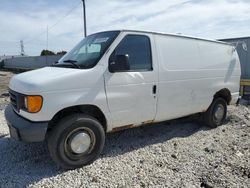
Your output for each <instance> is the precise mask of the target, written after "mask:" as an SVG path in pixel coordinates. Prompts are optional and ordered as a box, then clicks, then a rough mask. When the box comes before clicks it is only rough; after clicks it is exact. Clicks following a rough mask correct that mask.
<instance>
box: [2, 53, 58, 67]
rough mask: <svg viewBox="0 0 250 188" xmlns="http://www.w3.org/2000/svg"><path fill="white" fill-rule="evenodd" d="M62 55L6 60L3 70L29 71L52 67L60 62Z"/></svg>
mask: <svg viewBox="0 0 250 188" xmlns="http://www.w3.org/2000/svg"><path fill="white" fill-rule="evenodd" d="M61 57H62V55H53V56H33V57H16V58H15V57H14V58H10V59H5V60H4V62H3V68H5V69H19V70H29V69H38V68H42V67H47V66H50V65H52V64H53V63H54V62H56V61H58V60H59V59H60V58H61Z"/></svg>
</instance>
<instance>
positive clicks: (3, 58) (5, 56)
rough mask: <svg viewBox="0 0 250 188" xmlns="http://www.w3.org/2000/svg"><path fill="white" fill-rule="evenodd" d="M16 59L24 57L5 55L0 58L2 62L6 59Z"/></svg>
mask: <svg viewBox="0 0 250 188" xmlns="http://www.w3.org/2000/svg"><path fill="white" fill-rule="evenodd" d="M15 57H23V56H21V55H3V56H0V61H3V60H5V59H12V58H15Z"/></svg>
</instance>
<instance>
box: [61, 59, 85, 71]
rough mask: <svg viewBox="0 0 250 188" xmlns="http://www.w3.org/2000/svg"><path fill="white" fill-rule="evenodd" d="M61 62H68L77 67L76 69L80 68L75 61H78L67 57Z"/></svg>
mask: <svg viewBox="0 0 250 188" xmlns="http://www.w3.org/2000/svg"><path fill="white" fill-rule="evenodd" d="M63 62H64V63H70V64H72V65H74V67H76V68H78V69H80V68H81V67H80V66H79V65H77V64H76V63H77V62H78V61H76V60H71V59H68V60H64V61H63Z"/></svg>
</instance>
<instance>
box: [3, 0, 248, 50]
mask: <svg viewBox="0 0 250 188" xmlns="http://www.w3.org/2000/svg"><path fill="white" fill-rule="evenodd" d="M2 1H3V2H2V4H1V5H0V6H1V7H0V9H1V11H0V25H1V27H0V34H1V35H0V55H1V54H3V53H5V54H17V53H19V51H20V49H19V41H20V40H24V44H25V51H26V53H27V54H29V55H37V54H39V53H40V51H41V50H42V49H44V48H46V38H47V37H46V27H47V25H48V26H49V28H50V30H49V49H51V50H54V51H59V50H69V49H71V48H72V47H73V46H74V45H75V44H76V43H77V42H79V40H81V39H82V36H83V21H82V4H81V1H80V0H71V1H67V0H61V1H49V0H37V1H31V0H25V1H17V0H12V1H9V0H2ZM86 5H87V19H88V33H94V32H98V31H103V30H111V29H136V30H151V31H161V32H167V33H182V34H185V35H192V36H196V37H203V38H213V39H216V38H230V37H240V36H249V35H250V28H249V25H250V14H249V10H250V2H249V0H221V1H217V0H178V1H177V0H176V1H166V0H154V1H151V0H109V1H103V0H91V1H90V0H86ZM74 7H75V8H74ZM72 8H74V9H72ZM71 9H72V12H70V14H69V15H68V16H67V17H64V16H65V15H66V14H67V13H69V11H70V10H71ZM63 17H64V18H63ZM61 18H63V19H62V20H61ZM60 20H61V21H60ZM58 21H60V22H58ZM55 23H58V24H57V25H55V26H54V27H52V28H51V26H53V25H54V24H55Z"/></svg>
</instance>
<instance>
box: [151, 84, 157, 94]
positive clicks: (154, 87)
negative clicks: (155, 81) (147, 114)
mask: <svg viewBox="0 0 250 188" xmlns="http://www.w3.org/2000/svg"><path fill="white" fill-rule="evenodd" d="M152 92H153V94H156V85H153V89H152Z"/></svg>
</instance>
